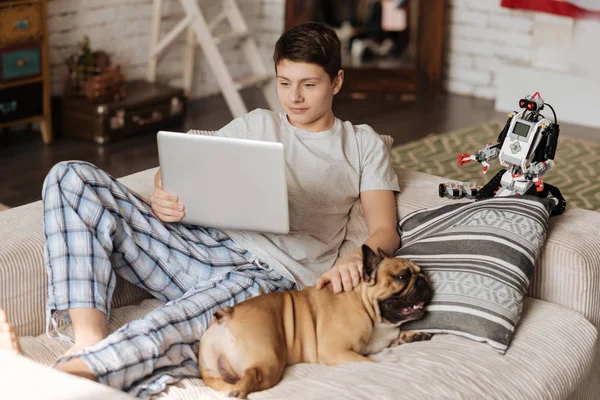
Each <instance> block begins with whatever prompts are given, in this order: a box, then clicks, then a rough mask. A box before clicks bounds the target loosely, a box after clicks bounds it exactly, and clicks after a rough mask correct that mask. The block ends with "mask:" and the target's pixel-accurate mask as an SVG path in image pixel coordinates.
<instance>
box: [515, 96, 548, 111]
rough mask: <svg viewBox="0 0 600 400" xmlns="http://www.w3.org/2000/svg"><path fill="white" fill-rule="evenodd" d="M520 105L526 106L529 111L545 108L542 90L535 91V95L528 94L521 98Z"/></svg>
mask: <svg viewBox="0 0 600 400" xmlns="http://www.w3.org/2000/svg"><path fill="white" fill-rule="evenodd" d="M519 107H521V108H526V109H527V111H541V110H542V109H543V108H544V99H542V96H540V92H535V93H534V95H533V96H531V95H527V96H525V97H524V98H522V99H521V100H519Z"/></svg>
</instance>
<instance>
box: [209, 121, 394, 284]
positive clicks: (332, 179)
mask: <svg viewBox="0 0 600 400" xmlns="http://www.w3.org/2000/svg"><path fill="white" fill-rule="evenodd" d="M218 135H219V136H224V137H235V138H244V139H255V140H263V141H270V142H280V143H283V145H284V151H285V159H286V178H287V185H288V202H289V217H290V232H289V233H288V234H287V235H281V234H269V233H258V232H250V231H239V230H230V229H229V230H224V232H225V233H226V234H227V235H229V237H231V238H232V239H233V240H235V241H236V242H237V243H239V244H240V245H241V246H242V247H244V248H245V249H247V250H249V251H250V252H252V253H254V254H255V255H256V256H257V257H258V258H259V259H260V260H261V261H263V262H265V263H267V264H268V265H270V266H271V267H272V268H273V269H275V270H276V271H277V272H279V273H280V274H282V275H283V276H285V277H287V278H289V279H292V280H294V281H295V282H296V283H297V284H298V286H299V288H302V287H304V286H311V285H314V284H315V281H316V279H317V278H318V277H319V276H321V275H322V274H323V273H324V272H326V271H327V270H328V269H329V268H331V267H332V266H333V265H334V263H335V261H336V260H337V258H338V254H339V249H340V246H341V245H342V242H343V240H344V238H345V237H346V224H347V223H348V219H349V213H350V208H351V207H352V205H353V204H354V202H355V201H356V200H357V199H358V197H359V194H360V193H361V192H364V191H366V190H392V191H399V186H398V178H397V175H396V173H395V172H394V170H393V168H392V166H391V163H390V158H389V153H388V150H387V148H386V146H385V144H384V142H383V140H382V139H381V138H380V137H379V135H378V134H377V133H375V131H374V130H373V129H372V128H371V127H370V126H368V125H356V126H354V125H352V124H351V123H350V122H342V121H341V120H339V119H338V118H336V119H335V123H334V125H333V127H332V128H331V129H329V130H327V131H324V132H318V133H314V132H309V131H305V130H303V129H299V128H296V127H294V126H293V125H291V124H290V123H289V121H288V119H287V117H286V114H285V113H275V112H272V111H269V110H262V109H257V110H254V111H252V112H250V113H248V114H246V115H244V116H242V117H239V118H236V119H234V120H233V121H232V122H230V123H229V124H228V125H226V126H225V127H223V128H222V129H221V130H220V131H219V132H218Z"/></svg>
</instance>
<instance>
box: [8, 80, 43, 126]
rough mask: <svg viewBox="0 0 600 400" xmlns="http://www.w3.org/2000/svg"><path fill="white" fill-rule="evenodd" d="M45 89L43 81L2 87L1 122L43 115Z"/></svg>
mask: <svg viewBox="0 0 600 400" xmlns="http://www.w3.org/2000/svg"><path fill="white" fill-rule="evenodd" d="M43 90H44V88H43V84H42V83H41V82H39V83H32V84H29V85H21V86H14V87H10V88H8V89H0V123H3V122H11V121H16V120H18V119H23V118H28V117H34V116H36V115H42V114H43V113H44V96H43Z"/></svg>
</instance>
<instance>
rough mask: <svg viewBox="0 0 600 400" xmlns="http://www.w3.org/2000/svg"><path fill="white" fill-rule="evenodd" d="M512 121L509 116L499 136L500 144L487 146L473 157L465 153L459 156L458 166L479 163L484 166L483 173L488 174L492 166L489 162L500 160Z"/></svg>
mask: <svg viewBox="0 0 600 400" xmlns="http://www.w3.org/2000/svg"><path fill="white" fill-rule="evenodd" d="M511 120H512V114H511V115H509V117H508V120H507V121H506V124H505V125H504V128H503V129H502V131H501V132H500V135H498V142H497V143H496V144H494V145H491V144H487V145H486V146H485V147H484V148H483V149H481V150H479V151H477V152H476V153H475V154H473V155H471V153H464V154H459V155H458V165H463V164H466V163H469V162H471V161H477V162H478V163H479V164H481V165H482V166H483V173H484V174H485V173H486V172H487V169H488V168H489V166H490V164H489V163H488V161H490V160H493V159H494V158H498V155H500V149H501V148H502V145H503V144H504V140H505V139H506V135H507V133H508V129H509V128H510V121H511Z"/></svg>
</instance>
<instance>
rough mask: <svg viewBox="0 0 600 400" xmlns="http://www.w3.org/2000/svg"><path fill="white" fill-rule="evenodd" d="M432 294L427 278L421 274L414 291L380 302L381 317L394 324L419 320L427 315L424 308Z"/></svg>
mask: <svg viewBox="0 0 600 400" xmlns="http://www.w3.org/2000/svg"><path fill="white" fill-rule="evenodd" d="M432 294H433V293H432V290H431V286H430V285H429V282H428V281H427V278H425V276H424V275H422V274H419V275H418V277H417V282H416V283H415V285H414V289H413V290H412V291H410V292H409V293H407V294H405V295H403V296H400V295H395V296H392V297H390V298H388V299H385V300H380V301H379V309H380V311H381V316H382V317H383V319H385V320H386V321H388V322H391V323H393V324H395V323H398V322H406V321H412V320H415V319H419V318H421V317H423V315H425V309H424V308H425V306H426V305H427V304H429V301H430V300H431V296H432Z"/></svg>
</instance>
